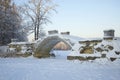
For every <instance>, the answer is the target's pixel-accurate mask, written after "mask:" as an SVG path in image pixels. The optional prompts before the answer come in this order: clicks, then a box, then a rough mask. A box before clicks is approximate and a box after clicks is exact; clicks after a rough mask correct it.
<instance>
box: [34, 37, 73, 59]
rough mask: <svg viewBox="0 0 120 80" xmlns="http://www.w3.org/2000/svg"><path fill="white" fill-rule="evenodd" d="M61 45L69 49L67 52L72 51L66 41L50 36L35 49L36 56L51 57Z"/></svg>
mask: <svg viewBox="0 0 120 80" xmlns="http://www.w3.org/2000/svg"><path fill="white" fill-rule="evenodd" d="M60 43H62V44H64V45H65V46H66V47H67V50H71V49H72V48H71V45H70V44H69V43H68V42H67V41H66V40H64V39H62V38H60V37H58V36H49V37H47V38H45V39H44V40H43V41H41V42H40V43H39V44H38V47H37V48H36V49H35V52H34V56H35V57H38V58H44V57H50V56H51V54H50V51H51V50H52V49H54V48H55V47H56V46H57V45H60Z"/></svg>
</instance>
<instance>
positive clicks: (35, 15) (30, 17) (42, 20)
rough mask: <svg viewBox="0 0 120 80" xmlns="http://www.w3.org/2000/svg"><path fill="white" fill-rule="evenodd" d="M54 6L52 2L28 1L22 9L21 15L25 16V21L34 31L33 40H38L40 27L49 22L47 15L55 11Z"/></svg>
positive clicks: (44, 0)
mask: <svg viewBox="0 0 120 80" xmlns="http://www.w3.org/2000/svg"><path fill="white" fill-rule="evenodd" d="M56 6H57V5H56V4H55V3H54V2H53V0H29V1H28V3H26V4H24V7H22V11H23V13H24V14H25V16H27V17H26V18H27V20H25V21H26V22H27V23H28V22H29V23H30V26H31V27H32V29H33V30H34V37H35V40H37V39H38V38H39V33H40V31H41V30H40V29H42V28H41V27H42V25H43V24H46V23H48V22H51V21H50V20H49V15H50V13H51V12H52V11H55V7H56Z"/></svg>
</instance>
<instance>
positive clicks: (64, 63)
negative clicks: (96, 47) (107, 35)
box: [0, 57, 120, 80]
mask: <svg viewBox="0 0 120 80" xmlns="http://www.w3.org/2000/svg"><path fill="white" fill-rule="evenodd" d="M0 80H120V60H119V59H117V60H116V61H114V62H111V61H109V60H107V59H101V60H95V61H77V60H73V61H69V60H66V59H56V58H47V59H37V58H33V57H30V58H0Z"/></svg>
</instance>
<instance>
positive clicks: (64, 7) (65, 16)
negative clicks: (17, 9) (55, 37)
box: [15, 0, 120, 37]
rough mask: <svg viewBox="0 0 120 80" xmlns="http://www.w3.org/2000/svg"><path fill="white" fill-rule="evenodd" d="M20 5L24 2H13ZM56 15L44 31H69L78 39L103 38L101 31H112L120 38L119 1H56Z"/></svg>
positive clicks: (17, 0) (54, 14) (52, 16)
mask: <svg viewBox="0 0 120 80" xmlns="http://www.w3.org/2000/svg"><path fill="white" fill-rule="evenodd" d="M15 1H16V3H18V4H20V3H22V1H24V0H15ZM56 3H57V4H58V5H59V6H58V7H57V8H56V10H57V14H56V13H53V14H52V15H51V21H52V24H48V25H47V26H45V30H46V31H48V30H58V31H60V32H64V31H70V32H71V35H76V36H80V37H103V30H105V29H114V30H115V36H117V37H120V0H56Z"/></svg>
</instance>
